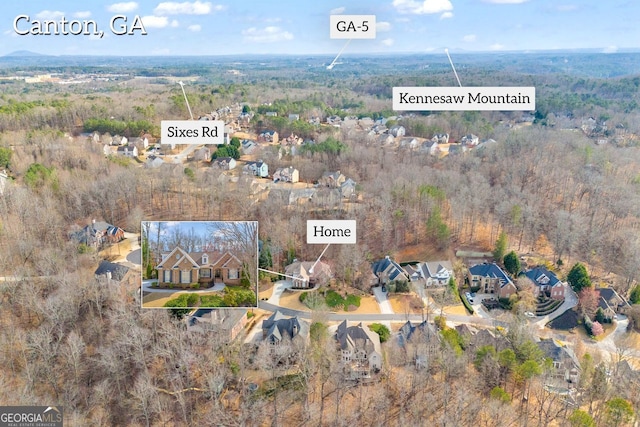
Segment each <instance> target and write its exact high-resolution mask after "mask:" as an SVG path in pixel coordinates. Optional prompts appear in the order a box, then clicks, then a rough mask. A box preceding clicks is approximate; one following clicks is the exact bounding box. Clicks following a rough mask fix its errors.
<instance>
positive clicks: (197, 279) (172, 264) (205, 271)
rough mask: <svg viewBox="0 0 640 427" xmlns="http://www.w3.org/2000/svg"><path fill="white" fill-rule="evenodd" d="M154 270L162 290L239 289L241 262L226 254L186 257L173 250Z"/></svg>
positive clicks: (205, 253)
mask: <svg viewBox="0 0 640 427" xmlns="http://www.w3.org/2000/svg"><path fill="white" fill-rule="evenodd" d="M155 268H156V270H158V284H159V285H161V286H162V285H168V284H190V283H202V284H205V285H213V284H214V283H224V284H226V285H239V284H240V270H241V268H242V262H241V261H240V260H239V259H238V258H237V257H236V256H235V255H233V254H232V253H230V252H228V251H227V252H219V251H209V252H191V253H188V252H187V251H185V250H184V249H182V248H180V247H175V248H174V249H173V250H172V251H171V252H170V253H168V254H163V255H162V261H161V262H160V263H159V264H158V265H157V266H156V267H155Z"/></svg>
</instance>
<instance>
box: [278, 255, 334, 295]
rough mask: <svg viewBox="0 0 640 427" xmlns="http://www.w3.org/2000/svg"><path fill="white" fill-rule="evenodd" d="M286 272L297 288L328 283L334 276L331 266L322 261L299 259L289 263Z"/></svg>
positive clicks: (308, 287) (313, 286) (307, 287)
mask: <svg viewBox="0 0 640 427" xmlns="http://www.w3.org/2000/svg"><path fill="white" fill-rule="evenodd" d="M314 264H315V265H314ZM284 272H285V274H286V275H287V276H289V277H288V279H289V280H291V282H292V287H294V288H297V289H310V288H315V287H316V286H317V287H320V286H323V285H326V284H327V283H329V280H331V278H332V277H333V274H332V272H331V267H329V265H328V264H326V263H324V262H322V261H317V262H316V261H298V260H295V261H294V262H293V263H291V264H289V265H288V266H287V267H286V268H285V270H284Z"/></svg>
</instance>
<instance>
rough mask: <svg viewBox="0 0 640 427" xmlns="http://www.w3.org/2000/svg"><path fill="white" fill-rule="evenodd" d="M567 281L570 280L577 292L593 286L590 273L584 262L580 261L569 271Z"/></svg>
mask: <svg viewBox="0 0 640 427" xmlns="http://www.w3.org/2000/svg"><path fill="white" fill-rule="evenodd" d="M567 282H569V285H570V286H571V288H572V289H573V290H574V291H576V292H580V291H581V290H583V289H584V288H590V287H591V279H589V274H588V273H587V268H586V267H585V266H584V264H582V263H579V262H578V263H576V264H575V265H574V266H573V267H571V271H569V274H568V275H567Z"/></svg>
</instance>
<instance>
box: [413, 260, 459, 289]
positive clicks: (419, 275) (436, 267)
mask: <svg viewBox="0 0 640 427" xmlns="http://www.w3.org/2000/svg"><path fill="white" fill-rule="evenodd" d="M405 270H406V271H407V273H409V278H410V279H411V281H412V282H422V283H423V284H424V286H425V287H431V286H445V285H447V284H448V283H449V279H450V278H451V277H453V265H452V264H451V262H450V261H432V262H419V263H417V264H413V265H411V266H407V267H406V268H405Z"/></svg>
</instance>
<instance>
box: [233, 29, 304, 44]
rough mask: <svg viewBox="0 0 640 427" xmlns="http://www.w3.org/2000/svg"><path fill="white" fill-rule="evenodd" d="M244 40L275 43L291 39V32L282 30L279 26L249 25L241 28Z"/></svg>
mask: <svg viewBox="0 0 640 427" xmlns="http://www.w3.org/2000/svg"><path fill="white" fill-rule="evenodd" d="M242 35H243V36H244V40H245V41H248V42H254V43H275V42H281V41H287V40H293V34H291V33H290V32H288V31H285V30H283V29H282V28H280V27H273V26H270V27H265V28H262V29H259V28H256V27H251V28H248V29H246V30H242Z"/></svg>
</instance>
